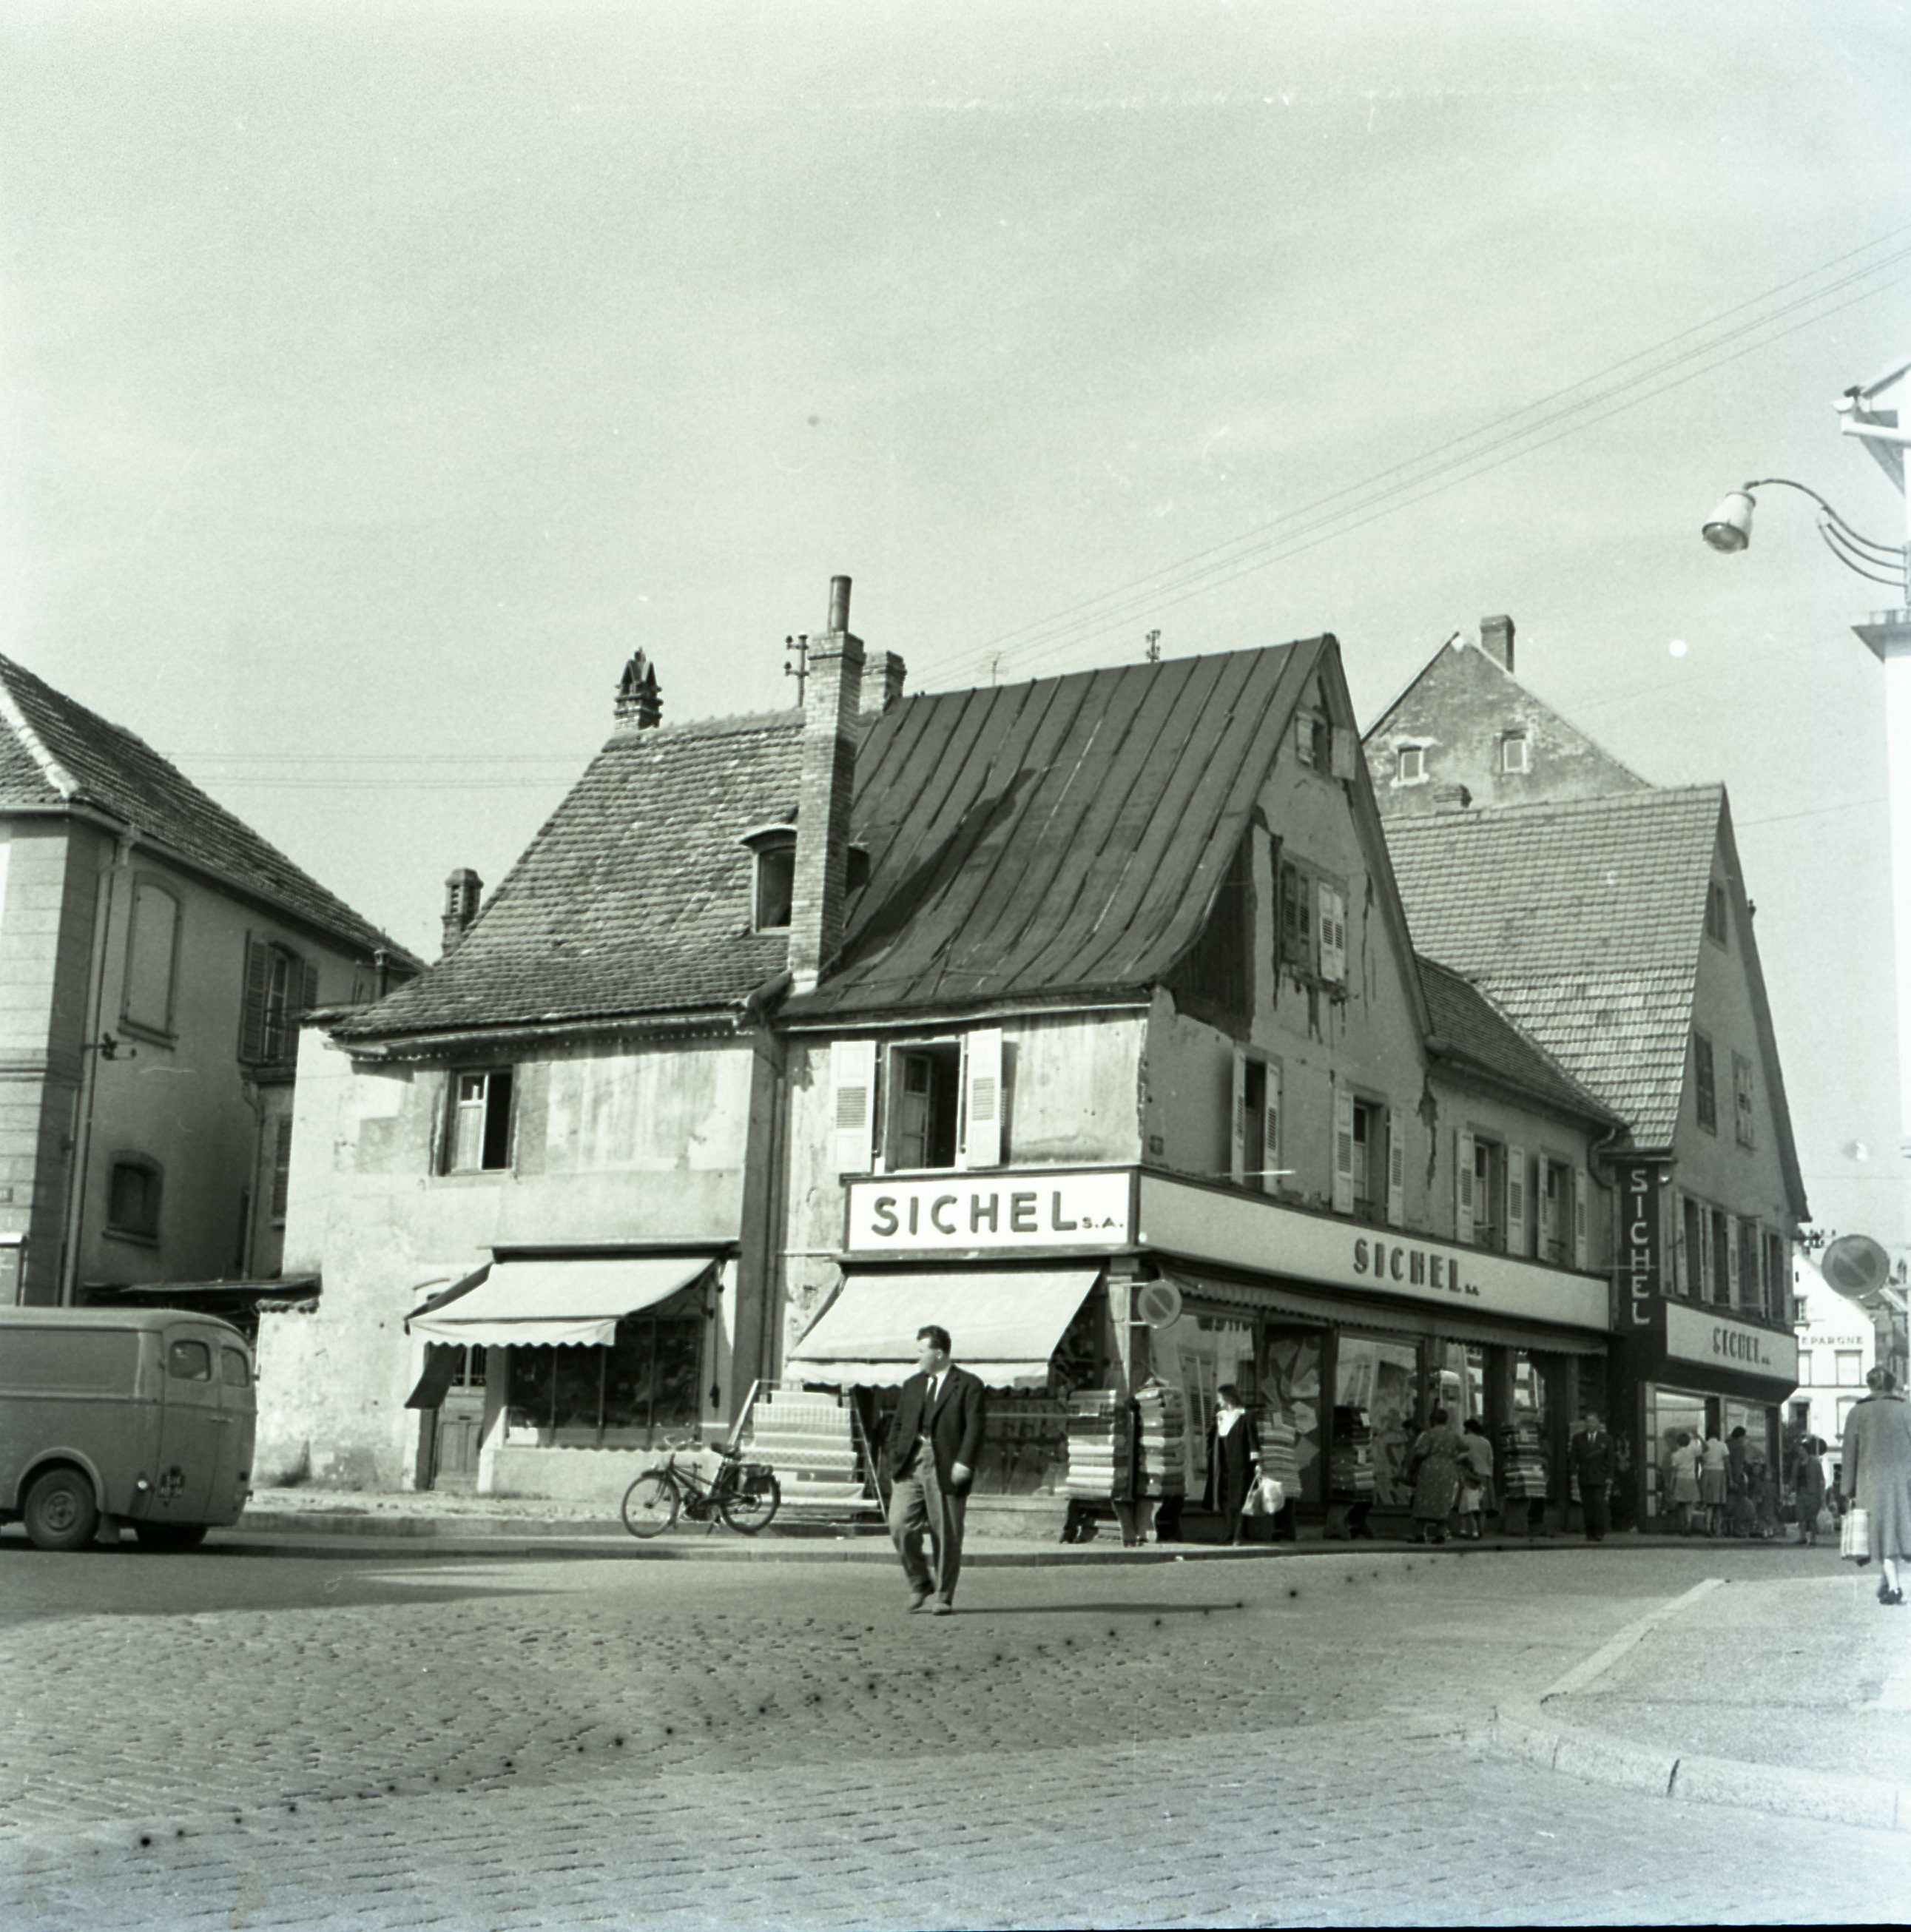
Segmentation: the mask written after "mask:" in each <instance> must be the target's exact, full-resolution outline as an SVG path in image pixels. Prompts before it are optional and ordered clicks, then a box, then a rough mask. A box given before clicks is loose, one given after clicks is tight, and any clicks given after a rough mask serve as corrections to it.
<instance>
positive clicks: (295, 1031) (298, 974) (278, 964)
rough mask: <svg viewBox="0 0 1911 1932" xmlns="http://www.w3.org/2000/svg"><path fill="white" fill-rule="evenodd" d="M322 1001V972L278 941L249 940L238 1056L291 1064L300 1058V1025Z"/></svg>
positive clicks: (262, 1064)
mask: <svg viewBox="0 0 1911 1932" xmlns="http://www.w3.org/2000/svg"><path fill="white" fill-rule="evenodd" d="M318 1002H319V969H318V968H317V967H316V966H314V965H313V964H312V963H311V961H309V960H308V959H302V958H301V956H299V954H298V953H295V952H293V950H292V949H291V947H289V946H284V945H281V944H279V942H278V941H276V940H261V939H255V938H253V937H252V935H251V934H249V933H248V935H247V936H246V941H245V1001H244V1004H243V1006H242V1010H241V1013H240V1020H239V1058H240V1059H241V1060H242V1061H245V1062H246V1063H247V1064H248V1065H251V1066H254V1067H290V1065H291V1064H292V1062H293V1061H294V1060H296V1058H298V1055H299V1018H300V1016H302V1014H304V1013H307V1012H308V1011H309V1010H311V1008H312V1007H315V1006H317V1004H318Z"/></svg>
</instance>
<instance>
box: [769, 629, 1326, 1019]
mask: <svg viewBox="0 0 1911 1932" xmlns="http://www.w3.org/2000/svg"><path fill="white" fill-rule="evenodd" d="M1321 660H1322V640H1314V641H1313V642H1310V643H1296V644H1280V645H1273V646H1268V647H1266V648H1265V649H1259V650H1247V651H1233V652H1227V653H1226V654H1224V655H1214V656H1210V657H1199V658H1181V659H1178V660H1176V661H1171V662H1169V663H1166V664H1130V665H1127V666H1124V667H1121V668H1118V669H1115V670H1096V671H1084V672H1080V673H1076V674H1075V675H1074V676H1068V677H1057V678H1044V679H1038V680H1037V681H1036V682H1033V683H1030V684H1019V685H1003V686H999V687H990V688H986V689H982V690H976V691H941V692H931V693H925V694H921V695H919V696H917V697H910V698H907V699H905V700H903V701H902V702H901V703H898V704H897V705H895V706H893V707H892V709H890V710H889V711H888V712H886V713H885V714H884V715H883V717H882V718H880V720H879V721H877V724H876V725H875V727H874V729H873V730H872V731H871V733H870V735H869V736H868V739H867V741H866V742H865V744H864V745H863V747H862V751H861V752H860V754H859V756H858V757H857V760H856V802H855V808H854V811H853V814H852V822H853V827H854V830H853V836H854V837H855V838H856V841H857V842H858V843H859V844H862V845H863V846H865V847H866V848H867V849H868V853H869V856H870V874H869V880H868V884H867V885H866V886H865V887H864V888H863V889H862V891H861V892H860V893H859V895H858V896H857V898H856V901H854V903H853V904H852V905H851V907H850V916H849V922H848V929H847V934H846V936H845V938H844V947H843V951H842V955H841V959H840V960H839V961H838V963H837V965H836V966H835V968H834V969H833V970H832V971H831V972H830V973H829V974H828V975H827V977H826V978H825V979H824V980H823V983H822V985H821V986H819V987H818V988H817V989H816V991H815V992H813V993H811V994H808V995H804V996H802V997H801V998H796V999H793V1000H791V1001H790V1002H789V1003H788V1004H787V1007H786V1008H785V1009H784V1010H785V1011H786V1012H787V1013H788V1014H789V1015H790V1016H791V1017H792V1018H802V1019H809V1018H812V1017H815V1016H820V1015H823V1014H829V1015H832V1016H841V1015H845V1014H848V1013H874V1012H880V1011H883V1010H895V1009H901V1008H909V1007H926V1006H935V1005H941V1004H973V1003H976V1002H980V1001H1000V1000H1010V999H1027V998H1037V999H1041V998H1049V997H1053V996H1058V995H1064V994H1071V993H1073V994H1082V993H1088V992H1115V991H1123V992H1127V991H1133V990H1136V989H1141V988H1143V987H1145V986H1149V985H1151V984H1152V983H1154V982H1155V981H1157V980H1159V979H1160V978H1161V977H1163V975H1164V974H1166V973H1167V971H1169V968H1171V967H1172V966H1173V965H1174V964H1175V962H1176V961H1177V960H1178V959H1179V958H1180V957H1181V955H1182V954H1183V953H1185V952H1186V951H1187V949H1188V948H1189V947H1190V946H1191V945H1192V944H1193V942H1194V941H1195V940H1196V938H1198V937H1199V935H1200V932H1201V930H1202V926H1204V924H1205V922H1206V920H1207V918H1208V911H1209V909H1210V907H1211V903H1212V901H1213V898H1214V893H1215V892H1216V890H1217V888H1218V887H1219V886H1220V883H1221V880H1222V879H1223V876H1224V874H1226V871H1227V868H1228V864H1229V860H1230V859H1231V858H1232V856H1233V854H1234V853H1235V850H1236V848H1237V847H1238V845H1239V844H1240V842H1241V837H1242V835H1243V833H1244V831H1245V829H1246V828H1247V820H1248V816H1249V814H1250V811H1252V809H1253V804H1254V800H1255V798H1256V794H1257V793H1258V792H1259V790H1260V787H1261V786H1262V783H1263V782H1264V781H1265V778H1266V777H1267V775H1268V771H1269V769H1271V766H1272V765H1273V763H1274V758H1275V756H1276V754H1277V751H1278V749H1279V747H1280V743H1281V739H1282V734H1283V732H1284V731H1285V730H1286V727H1287V725H1288V723H1289V719H1290V718H1292V715H1293V712H1294V707H1295V703H1296V701H1297V700H1298V697H1299V695H1300V693H1301V690H1302V689H1303V688H1304V686H1305V684H1306V682H1307V677H1308V676H1309V673H1310V672H1311V671H1312V670H1313V669H1314V668H1315V667H1316V665H1318V664H1319V663H1320V662H1321Z"/></svg>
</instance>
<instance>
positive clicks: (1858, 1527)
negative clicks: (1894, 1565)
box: [1838, 1506, 1871, 1563]
mask: <svg viewBox="0 0 1911 1932" xmlns="http://www.w3.org/2000/svg"><path fill="white" fill-rule="evenodd" d="M1838 1554H1839V1555H1840V1556H1843V1557H1846V1558H1849V1559H1850V1561H1851V1562H1853V1563H1868V1562H1870V1560H1871V1519H1870V1517H1869V1516H1868V1515H1867V1514H1866V1513H1865V1512H1864V1511H1863V1510H1861V1509H1859V1508H1856V1507H1855V1506H1854V1507H1853V1508H1850V1509H1848V1510H1846V1511H1845V1514H1844V1521H1843V1523H1842V1524H1841V1525H1840V1526H1839V1529H1838Z"/></svg>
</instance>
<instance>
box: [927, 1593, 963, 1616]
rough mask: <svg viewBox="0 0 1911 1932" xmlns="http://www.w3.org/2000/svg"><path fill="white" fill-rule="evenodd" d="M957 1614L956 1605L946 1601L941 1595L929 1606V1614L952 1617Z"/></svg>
mask: <svg viewBox="0 0 1911 1932" xmlns="http://www.w3.org/2000/svg"><path fill="white" fill-rule="evenodd" d="M955 1614H956V1606H955V1605H954V1604H947V1603H944V1601H943V1600H942V1599H941V1598H940V1597H938V1598H937V1599H936V1600H935V1602H934V1603H932V1604H931V1605H930V1606H929V1615H930V1616H932V1617H953V1616H954V1615H955Z"/></svg>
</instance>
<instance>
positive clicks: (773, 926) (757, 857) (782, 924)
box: [742, 825, 796, 932]
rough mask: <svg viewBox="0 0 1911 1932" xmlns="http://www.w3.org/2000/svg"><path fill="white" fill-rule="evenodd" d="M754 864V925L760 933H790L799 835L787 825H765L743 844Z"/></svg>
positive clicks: (751, 834) (752, 924)
mask: <svg viewBox="0 0 1911 1932" xmlns="http://www.w3.org/2000/svg"><path fill="white" fill-rule="evenodd" d="M742 842H743V844H745V846H747V847H748V848H749V851H750V853H751V858H752V860H753V861H754V864H753V867H752V871H753V873H754V877H753V878H752V880H751V927H752V929H754V931H756V932H787V931H788V930H789V929H790V904H791V901H792V899H793V896H794V893H795V889H796V832H795V831H794V830H793V829H792V828H791V827H790V826H787V825H770V826H764V827H763V828H762V829H761V830H760V831H756V832H751V833H749V834H748V835H747V836H746V837H745V838H744V839H743V841H742Z"/></svg>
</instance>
